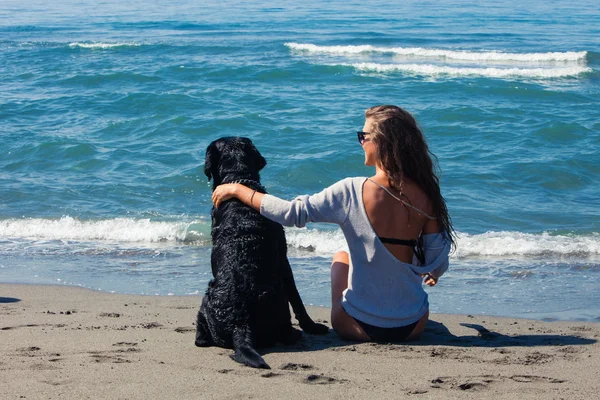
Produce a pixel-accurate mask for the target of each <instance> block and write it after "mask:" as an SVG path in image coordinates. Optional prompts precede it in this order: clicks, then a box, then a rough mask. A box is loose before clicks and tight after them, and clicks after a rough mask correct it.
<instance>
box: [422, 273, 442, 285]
mask: <svg viewBox="0 0 600 400" xmlns="http://www.w3.org/2000/svg"><path fill="white" fill-rule="evenodd" d="M421 277H422V278H423V279H424V282H425V284H426V285H427V286H435V284H436V283H437V281H438V279H439V278H436V277H435V276H433V275H431V274H423V275H421Z"/></svg>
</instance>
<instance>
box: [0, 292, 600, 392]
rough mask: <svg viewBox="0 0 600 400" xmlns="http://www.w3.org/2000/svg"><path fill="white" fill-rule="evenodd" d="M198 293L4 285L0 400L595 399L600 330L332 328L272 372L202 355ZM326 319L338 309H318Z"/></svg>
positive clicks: (453, 325)
mask: <svg viewBox="0 0 600 400" xmlns="http://www.w3.org/2000/svg"><path fill="white" fill-rule="evenodd" d="M199 303H200V297H199V296H190V297H158V296H156V297H152V296H135V295H120V294H108V293H102V292H96V291H92V290H87V289H81V288H74V287H66V286H38V285H13V284H1V285H0V315H1V318H0V351H1V358H0V371H1V373H0V398H2V399H54V398H67V399H70V398H72V399H75V398H76V399H83V398H94V399H138V398H139V399H142V398H173V399H191V398H198V399H283V398H295V399H296V398H298V399H315V398H324V399H354V398H356V399H369V398H378V399H397V398H421V399H433V398H436V399H437V398H444V399H448V398H477V399H480V398H490V399H491V398H493V399H522V398H531V399H534V398H535V399H593V398H596V397H597V395H598V392H599V391H600V383H599V382H600V379H599V378H600V365H599V364H600V363H599V359H600V358H599V356H600V345H599V344H598V338H599V334H600V325H599V324H597V323H583V322H542V321H532V320H522V319H513V318H498V317H488V316H471V315H439V314H434V315H432V317H431V321H430V323H429V325H428V327H427V331H426V334H425V335H424V337H423V338H422V340H421V341H419V342H411V343H405V344H369V343H362V344H357V343H352V342H346V341H342V340H340V339H339V338H338V337H337V336H336V334H335V333H334V332H333V331H330V332H329V334H328V335H326V336H321V337H317V336H309V335H305V336H304V338H303V340H302V341H301V342H299V343H298V344H296V345H293V346H288V347H284V346H280V347H275V348H268V349H264V350H262V351H261V354H263V356H264V358H265V360H266V361H267V362H268V363H269V364H270V365H271V367H272V369H271V370H255V369H251V368H248V367H245V366H242V365H240V364H237V363H235V362H234V361H233V360H231V359H230V358H229V357H228V354H230V353H231V351H230V350H227V349H221V348H216V347H212V348H202V349H201V348H196V347H195V346H194V343H193V342H194V332H195V328H194V319H195V314H196V311H197V308H198V305H199ZM309 312H310V314H311V315H312V316H313V318H314V319H316V320H318V321H321V322H325V323H329V310H328V309H326V308H311V309H309Z"/></svg>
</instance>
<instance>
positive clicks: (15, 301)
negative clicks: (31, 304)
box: [0, 297, 21, 304]
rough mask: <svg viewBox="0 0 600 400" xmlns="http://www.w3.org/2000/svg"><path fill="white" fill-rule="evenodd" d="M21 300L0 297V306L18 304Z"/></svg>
mask: <svg viewBox="0 0 600 400" xmlns="http://www.w3.org/2000/svg"><path fill="white" fill-rule="evenodd" d="M19 301H21V299H16V298H14V297H0V304H5V303H18V302H19Z"/></svg>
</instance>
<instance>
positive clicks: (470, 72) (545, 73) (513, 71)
mask: <svg viewBox="0 0 600 400" xmlns="http://www.w3.org/2000/svg"><path fill="white" fill-rule="evenodd" d="M337 65H343V66H348V67H353V68H355V69H357V70H359V71H365V72H380V73H390V72H407V73H413V74H417V75H447V76H485V77H491V78H508V77H528V78H560V77H567V76H577V75H580V74H583V73H586V72H590V71H592V69H591V68H588V67H580V66H577V67H575V66H574V67H566V68H456V67H447V66H439V65H431V64H377V63H355V64H337Z"/></svg>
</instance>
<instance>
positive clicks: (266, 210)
mask: <svg viewBox="0 0 600 400" xmlns="http://www.w3.org/2000/svg"><path fill="white" fill-rule="evenodd" d="M365 117H366V121H365V125H364V127H363V130H362V131H360V132H358V140H359V142H360V144H361V146H362V148H363V150H364V152H365V165H367V166H371V167H375V175H374V176H372V177H370V178H364V177H360V178H347V179H344V180H342V181H340V182H337V183H335V184H334V185H332V186H330V187H329V188H327V189H325V190H323V191H322V192H320V193H317V194H315V195H312V196H307V195H305V196H300V197H297V198H296V199H294V200H293V201H291V202H288V201H285V200H281V199H279V198H277V197H274V196H271V195H268V194H261V193H256V192H255V191H253V190H251V189H249V188H247V187H245V186H243V185H240V184H225V185H221V186H218V187H217V188H216V189H215V191H214V192H213V203H214V205H215V207H219V205H220V204H221V203H222V202H223V201H226V200H228V199H231V198H237V199H238V200H240V201H242V202H243V203H245V204H247V205H249V206H251V207H252V208H254V209H256V210H257V211H259V212H260V213H261V214H262V215H264V216H266V217H267V218H269V219H272V220H273V221H276V222H279V223H281V224H283V225H286V226H292V225H295V226H298V227H303V226H304V225H305V224H306V222H330V223H335V224H338V225H339V226H340V227H341V228H342V231H343V233H344V236H345V237H346V241H347V242H348V248H349V254H348V253H346V252H343V251H341V252H338V253H336V254H335V255H334V257H333V263H332V265H331V297H332V299H331V302H332V308H331V324H332V326H333V329H335V331H336V332H337V333H338V334H339V335H340V336H342V337H343V338H346V339H350V340H357V341H378V342H381V341H385V342H391V341H402V340H412V339H416V338H418V337H419V336H420V335H421V334H422V333H423V331H424V330H425V325H426V324H427V320H428V317H429V302H428V300H427V293H426V292H425V290H423V286H422V279H423V278H424V282H425V284H427V285H429V286H434V285H435V284H436V283H437V281H438V279H439V277H440V276H441V275H442V274H443V273H444V272H445V271H446V269H447V268H448V254H449V251H450V248H451V245H454V229H453V227H452V223H451V221H450V217H449V215H448V210H447V208H446V202H445V201H444V198H443V197H442V195H441V193H440V187H439V181H438V178H437V176H436V174H435V171H434V168H433V163H432V160H431V157H430V152H429V149H428V146H427V143H426V142H425V138H424V137H423V134H422V133H421V131H420V129H419V128H418V126H417V123H416V121H415V120H414V118H413V117H412V116H411V115H410V114H409V113H408V112H406V111H404V110H403V109H401V108H399V107H396V106H377V107H372V108H370V109H368V110H367V111H366V112H365Z"/></svg>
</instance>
